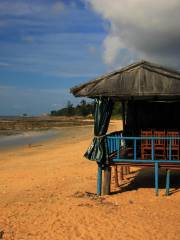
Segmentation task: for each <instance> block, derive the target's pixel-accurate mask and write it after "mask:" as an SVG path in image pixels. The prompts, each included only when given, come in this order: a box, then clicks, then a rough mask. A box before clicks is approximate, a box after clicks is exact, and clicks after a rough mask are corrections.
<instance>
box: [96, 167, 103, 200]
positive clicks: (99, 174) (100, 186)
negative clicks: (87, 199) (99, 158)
mask: <svg viewBox="0 0 180 240" xmlns="http://www.w3.org/2000/svg"><path fill="white" fill-rule="evenodd" d="M101 189H102V166H101V165H100V164H98V176H97V195H99V196H100V195H101Z"/></svg>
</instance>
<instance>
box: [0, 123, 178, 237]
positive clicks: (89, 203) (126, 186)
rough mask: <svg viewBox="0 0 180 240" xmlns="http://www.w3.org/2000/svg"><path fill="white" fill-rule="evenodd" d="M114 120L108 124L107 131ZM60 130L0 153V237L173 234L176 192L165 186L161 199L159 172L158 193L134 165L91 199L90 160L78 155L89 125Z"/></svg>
mask: <svg viewBox="0 0 180 240" xmlns="http://www.w3.org/2000/svg"><path fill="white" fill-rule="evenodd" d="M120 125H121V123H119V122H117V121H114V122H113V123H112V124H111V130H115V129H119V127H120ZM67 131H68V134H67V136H66V137H65V138H64V139H62V138H61V139H58V138H55V139H53V140H50V141H46V142H43V143H42V144H37V145H32V146H28V145H27V146H23V147H19V148H14V149H11V150H5V151H2V152H1V154H0V189H1V191H0V199H1V200H0V212H1V217H0V232H1V235H3V238H2V239H5V240H13V239H16V240H21V239H25V240H29V239H31V240H36V239H41V240H46V239H48V240H49V239H51V240H56V239H57V240H75V239H83V240H85V239H86V240H105V239H106V240H109V239H111V240H130V239H133V240H139V239H143V240H144V239H149V240H150V239H152V240H155V239H161V240H162V239H169V240H179V239H180V191H179V189H176V188H175V187H174V186H175V185H172V188H171V192H172V194H171V195H170V196H168V197H166V196H165V189H164V186H165V175H164V173H163V172H162V174H161V176H160V194H159V197H156V196H155V194H154V182H153V178H154V175H153V170H148V171H147V170H141V171H140V170H138V169H132V173H131V174H130V175H128V176H127V177H126V178H125V180H123V182H122V183H121V186H120V188H118V189H116V188H115V186H114V181H113V179H112V192H113V194H112V195H110V196H102V197H97V196H96V195H95V193H96V174H97V165H96V163H95V162H91V161H87V160H85V159H84V158H83V153H84V152H85V150H86V149H87V147H88V146H89V144H90V142H91V137H92V134H93V130H92V126H83V127H82V126H80V127H76V128H75V129H74V130H73V131H71V129H70V128H67ZM173 181H176V182H177V181H180V179H178V172H177V173H176V172H175V173H174V174H173V177H172V182H173ZM172 184H173V183H172Z"/></svg>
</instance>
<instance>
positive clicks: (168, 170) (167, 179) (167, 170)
mask: <svg viewBox="0 0 180 240" xmlns="http://www.w3.org/2000/svg"><path fill="white" fill-rule="evenodd" d="M169 187H170V169H166V196H168V195H169Z"/></svg>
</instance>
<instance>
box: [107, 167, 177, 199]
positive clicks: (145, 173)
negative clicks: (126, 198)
mask: <svg viewBox="0 0 180 240" xmlns="http://www.w3.org/2000/svg"><path fill="white" fill-rule="evenodd" d="M165 185H166V171H165V169H160V170H159V189H164V190H165V187H166V186H165ZM119 188H120V189H119V190H116V191H112V192H111V194H117V193H122V192H126V191H133V190H138V189H140V188H154V168H144V169H140V170H138V171H136V172H131V173H130V174H129V175H127V176H126V179H125V180H124V181H123V182H122V183H120V186H119ZM178 191H180V171H178V170H171V176H170V193H169V194H174V193H176V192H178Z"/></svg>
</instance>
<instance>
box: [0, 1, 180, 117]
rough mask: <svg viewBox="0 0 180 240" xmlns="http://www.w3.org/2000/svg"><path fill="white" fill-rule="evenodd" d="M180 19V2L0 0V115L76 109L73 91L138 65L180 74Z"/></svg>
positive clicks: (76, 100) (77, 100)
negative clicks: (144, 62)
mask: <svg viewBox="0 0 180 240" xmlns="http://www.w3.org/2000/svg"><path fill="white" fill-rule="evenodd" d="M179 12H180V1H179V0H171V1H169V0H158V1H157V0H151V1H145V0H128V1H127V0H112V1H110V0H0V115H16V114H23V113H27V114H29V115H31V114H43V113H48V112H50V111H51V110H54V109H59V108H61V107H64V106H65V105H66V104H67V101H68V100H70V101H72V102H73V103H74V104H77V103H78V102H79V101H80V100H81V99H77V98H74V97H73V96H72V95H71V94H70V93H69V89H70V87H73V86H74V85H77V84H79V83H82V82H85V81H88V80H91V79H94V78H95V77H97V76H99V75H101V74H104V73H106V72H109V71H112V70H114V69H118V68H121V67H122V66H125V65H128V64H130V63H132V62H134V61H138V60H142V59H144V60H147V61H152V62H155V63H159V64H161V65H168V66H169V67H173V68H176V69H178V70H180V44H179V43H180V24H179V22H180V14H179ZM172 16H173V17H172Z"/></svg>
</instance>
